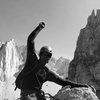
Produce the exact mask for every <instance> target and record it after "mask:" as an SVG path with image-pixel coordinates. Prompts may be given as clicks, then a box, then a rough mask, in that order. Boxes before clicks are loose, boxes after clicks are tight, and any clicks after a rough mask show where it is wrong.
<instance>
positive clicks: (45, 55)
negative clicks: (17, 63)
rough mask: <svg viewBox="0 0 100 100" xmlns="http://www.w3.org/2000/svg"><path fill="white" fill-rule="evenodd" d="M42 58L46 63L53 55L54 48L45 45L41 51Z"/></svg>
mask: <svg viewBox="0 0 100 100" xmlns="http://www.w3.org/2000/svg"><path fill="white" fill-rule="evenodd" d="M39 57H40V60H41V61H42V62H43V63H44V64H46V63H48V61H49V60H50V58H51V57H52V49H51V48H50V47H48V46H43V47H42V48H41V49H40V52H39Z"/></svg>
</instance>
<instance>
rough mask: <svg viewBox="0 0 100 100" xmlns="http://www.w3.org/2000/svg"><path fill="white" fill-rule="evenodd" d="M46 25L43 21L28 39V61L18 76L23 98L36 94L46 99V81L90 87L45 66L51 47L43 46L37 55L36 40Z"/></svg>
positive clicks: (62, 84)
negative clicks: (44, 87)
mask: <svg viewBox="0 0 100 100" xmlns="http://www.w3.org/2000/svg"><path fill="white" fill-rule="evenodd" d="M44 27H45V23H44V22H41V23H40V24H39V25H38V26H37V27H36V28H35V30H33V31H32V33H31V34H30V35H29V36H28V39H27V58H26V63H25V66H24V68H23V70H22V72H21V73H20V74H19V76H18V80H19V83H20V87H18V86H16V87H18V88H19V89H21V100H33V99H32V98H34V96H36V98H37V100H46V99H45V97H44V95H43V92H41V88H42V85H43V83H44V82H46V81H52V82H55V83H57V84H59V85H61V86H63V87H64V86H66V85H70V87H71V88H73V87H88V85H82V84H77V83H74V82H71V81H69V80H64V79H62V78H60V77H59V76H57V75H56V74H54V72H52V71H50V70H49V69H48V68H47V67H46V66H45V65H46V64H47V63H48V61H49V60H50V58H51V57H52V49H51V48H50V47H48V46H43V47H42V48H41V49H40V51H39V57H37V55H36V51H35V43H34V40H35V38H36V36H37V35H38V33H39V32H40V31H41V30H42V29H43V28H44ZM16 80H17V79H16ZM17 83H18V82H17Z"/></svg>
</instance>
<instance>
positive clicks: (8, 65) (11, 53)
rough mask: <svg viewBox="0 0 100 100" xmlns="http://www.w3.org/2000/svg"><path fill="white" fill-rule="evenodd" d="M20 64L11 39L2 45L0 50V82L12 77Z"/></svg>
mask: <svg viewBox="0 0 100 100" xmlns="http://www.w3.org/2000/svg"><path fill="white" fill-rule="evenodd" d="M22 63H23V62H22V57H21V55H20V53H19V52H18V50H17V47H16V44H15V41H14V40H13V39H12V40H10V41H8V42H5V43H3V44H2V45H1V48H0V80H1V81H6V80H7V79H8V78H10V77H12V76H13V75H14V74H15V72H17V71H18V68H19V66H20V65H21V64H22Z"/></svg>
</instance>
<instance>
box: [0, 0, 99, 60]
mask: <svg viewBox="0 0 100 100" xmlns="http://www.w3.org/2000/svg"><path fill="white" fill-rule="evenodd" d="M93 9H94V10H95V11H96V10H97V9H100V0H0V41H9V40H10V39H14V40H15V42H16V43H17V45H20V46H21V45H26V41H27V37H28V35H29V34H30V33H31V32H32V31H33V30H34V29H35V28H36V27H37V25H38V24H39V23H40V22H45V24H46V25H45V28H44V29H43V30H42V31H41V32H40V33H39V34H38V36H37V37H36V39H35V47H36V49H37V50H39V49H40V48H41V47H42V46H44V45H48V46H50V47H51V48H52V49H53V56H54V57H56V58H59V57H61V56H62V57H65V58H68V59H70V60H71V59H73V56H74V51H75V48H76V42H77V38H78V36H79V33H80V30H81V29H82V28H84V27H85V26H86V24H87V18H88V16H89V15H90V14H91V12H92V10H93Z"/></svg>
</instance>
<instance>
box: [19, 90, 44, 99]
mask: <svg viewBox="0 0 100 100" xmlns="http://www.w3.org/2000/svg"><path fill="white" fill-rule="evenodd" d="M21 100H46V99H45V96H44V92H43V91H41V90H38V91H37V90H21Z"/></svg>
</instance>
